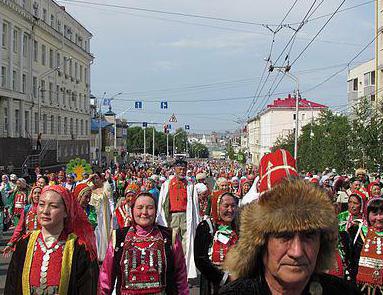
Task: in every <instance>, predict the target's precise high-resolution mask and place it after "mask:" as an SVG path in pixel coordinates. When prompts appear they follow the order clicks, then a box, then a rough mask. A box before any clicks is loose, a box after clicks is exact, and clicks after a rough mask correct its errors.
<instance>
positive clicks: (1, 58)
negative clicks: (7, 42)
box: [0, 15, 3, 66]
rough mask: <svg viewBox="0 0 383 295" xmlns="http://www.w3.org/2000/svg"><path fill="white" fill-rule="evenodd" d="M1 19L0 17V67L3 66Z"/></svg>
mask: <svg viewBox="0 0 383 295" xmlns="http://www.w3.org/2000/svg"><path fill="white" fill-rule="evenodd" d="M2 44H3V18H2V17H1V15H0V66H1V65H2V64H3V46H2Z"/></svg>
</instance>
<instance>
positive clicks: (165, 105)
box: [161, 101, 168, 110]
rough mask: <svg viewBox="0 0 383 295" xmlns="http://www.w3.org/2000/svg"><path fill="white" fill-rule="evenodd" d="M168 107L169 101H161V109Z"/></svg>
mask: <svg viewBox="0 0 383 295" xmlns="http://www.w3.org/2000/svg"><path fill="white" fill-rule="evenodd" d="M167 108H168V102H167V101H161V109H163V110H165V109H167Z"/></svg>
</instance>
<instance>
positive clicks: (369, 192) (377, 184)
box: [367, 181, 380, 198]
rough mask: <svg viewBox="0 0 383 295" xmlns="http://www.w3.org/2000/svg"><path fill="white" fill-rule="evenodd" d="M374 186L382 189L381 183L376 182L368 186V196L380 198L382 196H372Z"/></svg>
mask: <svg viewBox="0 0 383 295" xmlns="http://www.w3.org/2000/svg"><path fill="white" fill-rule="evenodd" d="M373 186H379V187H380V185H379V182H376V181H374V182H371V183H370V184H369V185H368V186H367V192H368V196H369V197H370V198H376V197H380V194H379V196H373V195H372V187H373Z"/></svg>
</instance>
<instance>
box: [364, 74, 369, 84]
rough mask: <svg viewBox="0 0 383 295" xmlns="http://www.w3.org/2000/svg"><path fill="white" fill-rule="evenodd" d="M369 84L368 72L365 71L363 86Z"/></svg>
mask: <svg viewBox="0 0 383 295" xmlns="http://www.w3.org/2000/svg"><path fill="white" fill-rule="evenodd" d="M369 85H370V73H365V74H364V87H366V86H369Z"/></svg>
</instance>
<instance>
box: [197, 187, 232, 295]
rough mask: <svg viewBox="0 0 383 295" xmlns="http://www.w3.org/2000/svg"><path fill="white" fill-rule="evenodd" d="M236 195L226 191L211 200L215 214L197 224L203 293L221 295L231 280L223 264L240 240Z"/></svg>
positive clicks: (198, 266)
mask: <svg viewBox="0 0 383 295" xmlns="http://www.w3.org/2000/svg"><path fill="white" fill-rule="evenodd" d="M237 201H238V200H237V197H236V196H235V195H233V194H232V193H229V192H226V193H223V194H221V195H220V196H217V197H214V198H213V199H212V217H211V218H206V219H205V220H203V221H202V222H201V223H200V224H199V225H198V227H197V231H196V236H195V239H194V261H195V264H196V266H197V268H198V270H199V271H200V272H201V285H200V294H203V295H210V294H218V290H219V288H220V286H222V285H223V284H224V283H225V282H226V281H227V279H228V273H225V272H224V271H223V270H222V269H221V266H222V263H223V261H224V259H225V256H226V253H227V252H228V250H229V249H230V248H231V247H232V246H233V245H234V244H235V243H236V242H237V240H238V233H237V230H236V225H235V216H236V213H237Z"/></svg>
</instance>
